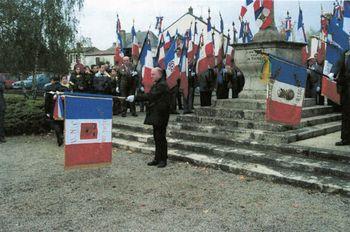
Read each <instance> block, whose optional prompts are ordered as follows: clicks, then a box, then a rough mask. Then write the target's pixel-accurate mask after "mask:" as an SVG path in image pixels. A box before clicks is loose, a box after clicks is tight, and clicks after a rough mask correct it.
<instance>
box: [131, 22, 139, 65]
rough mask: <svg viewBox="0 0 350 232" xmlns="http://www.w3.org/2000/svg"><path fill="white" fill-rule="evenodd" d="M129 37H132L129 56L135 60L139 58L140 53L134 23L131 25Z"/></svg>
mask: <svg viewBox="0 0 350 232" xmlns="http://www.w3.org/2000/svg"><path fill="white" fill-rule="evenodd" d="M131 37H132V48H131V56H132V58H133V59H134V60H137V59H138V58H139V55H140V46H139V43H138V41H137V37H136V30H135V27H134V24H133V25H132V27H131Z"/></svg>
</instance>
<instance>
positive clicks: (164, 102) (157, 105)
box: [126, 68, 170, 168]
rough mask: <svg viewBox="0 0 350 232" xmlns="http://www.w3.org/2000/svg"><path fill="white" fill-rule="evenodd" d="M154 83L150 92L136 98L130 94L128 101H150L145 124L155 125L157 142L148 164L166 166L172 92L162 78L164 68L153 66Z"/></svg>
mask: <svg viewBox="0 0 350 232" xmlns="http://www.w3.org/2000/svg"><path fill="white" fill-rule="evenodd" d="M151 76H152V78H153V81H154V84H153V86H152V88H151V90H150V92H149V93H144V94H140V95H137V96H136V98H135V97H134V96H133V95H132V96H128V97H127V98H126V101H128V102H133V101H134V98H135V100H136V101H140V100H141V101H148V103H149V104H148V107H147V110H146V118H145V121H144V124H147V125H152V126H153V137H154V142H155V147H156V149H155V157H154V160H153V161H151V162H149V163H148V165H150V166H155V165H157V166H158V167H159V168H164V167H165V166H166V165H167V159H168V145H167V140H166V128H167V125H168V121H169V114H170V92H169V88H168V85H167V83H166V81H165V78H162V70H161V69H160V68H153V69H152V71H151Z"/></svg>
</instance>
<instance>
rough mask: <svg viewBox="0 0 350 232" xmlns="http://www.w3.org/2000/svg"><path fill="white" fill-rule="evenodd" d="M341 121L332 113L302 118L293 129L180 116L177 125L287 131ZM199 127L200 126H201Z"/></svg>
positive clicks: (274, 125)
mask: <svg viewBox="0 0 350 232" xmlns="http://www.w3.org/2000/svg"><path fill="white" fill-rule="evenodd" d="M340 119H341V114H339V113H331V114H325V115H320V116H314V117H309V118H302V119H301V123H300V126H297V127H292V126H286V125H280V124H276V123H268V122H265V121H254V120H244V119H240V120H235V119H231V118H216V117H205V116H197V115H194V114H192V115H188V114H187V115H179V116H177V117H176V120H175V121H176V122H177V123H192V124H200V125H217V126H224V127H227V128H246V129H258V130H269V131H286V130H292V129H296V128H301V127H306V126H314V125H317V124H322V123H327V122H332V121H337V120H340ZM200 125H198V126H200Z"/></svg>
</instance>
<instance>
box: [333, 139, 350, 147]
mask: <svg viewBox="0 0 350 232" xmlns="http://www.w3.org/2000/svg"><path fill="white" fill-rule="evenodd" d="M346 145H350V142H347V141H344V140H342V141H339V142H336V143H335V146H346Z"/></svg>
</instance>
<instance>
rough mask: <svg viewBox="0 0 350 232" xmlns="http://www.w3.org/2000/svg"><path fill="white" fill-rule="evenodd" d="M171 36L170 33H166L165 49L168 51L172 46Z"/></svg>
mask: <svg viewBox="0 0 350 232" xmlns="http://www.w3.org/2000/svg"><path fill="white" fill-rule="evenodd" d="M171 41H172V40H171V35H170V33H169V31H167V32H166V35H165V38H164V49H165V50H168V49H169V48H170V45H171Z"/></svg>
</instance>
